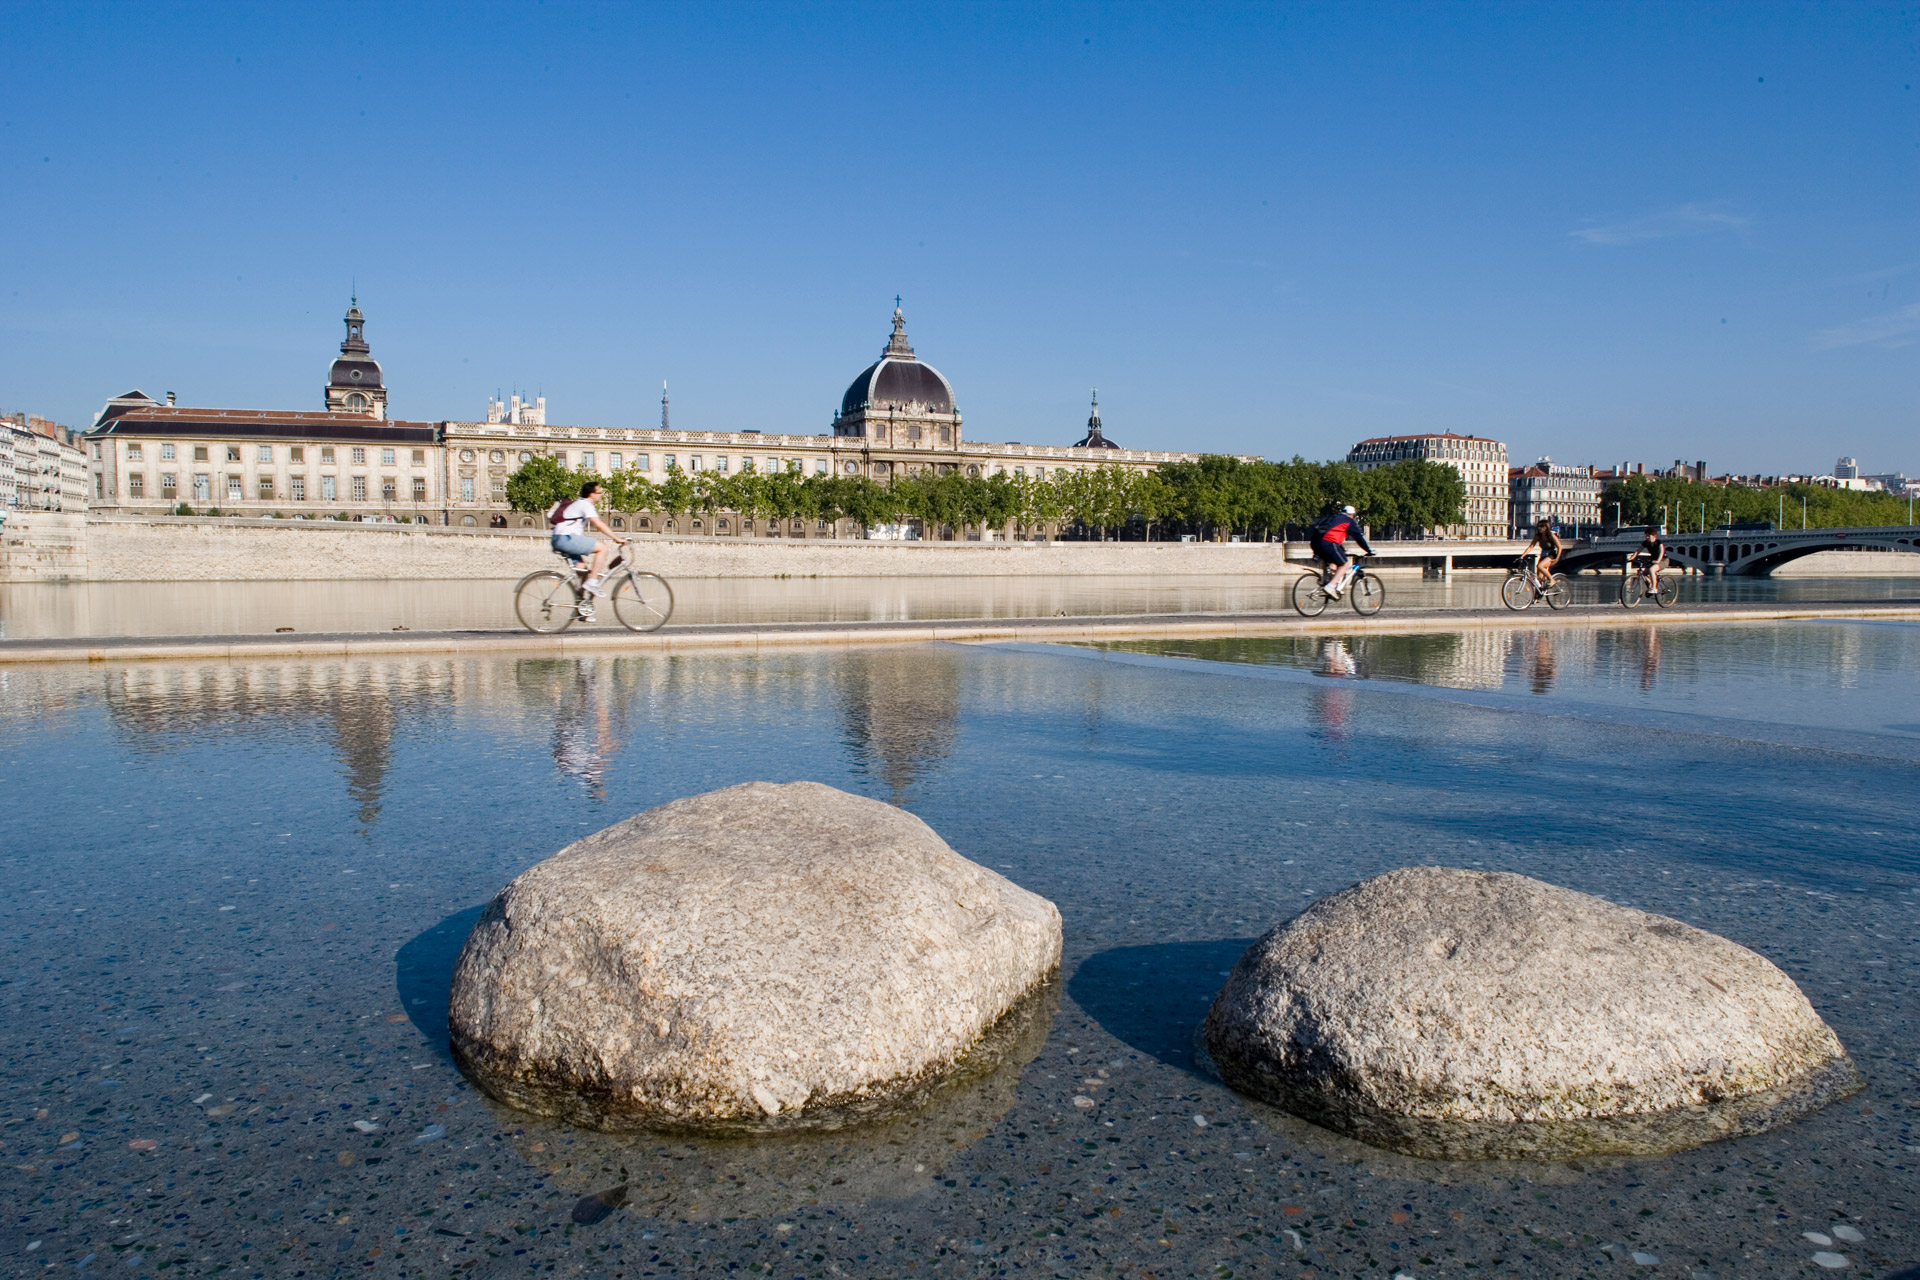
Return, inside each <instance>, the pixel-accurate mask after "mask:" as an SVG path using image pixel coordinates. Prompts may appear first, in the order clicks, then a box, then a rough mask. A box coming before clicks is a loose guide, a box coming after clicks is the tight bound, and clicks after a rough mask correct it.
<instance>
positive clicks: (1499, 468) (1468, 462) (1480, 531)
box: [1347, 431, 1508, 538]
mask: <svg viewBox="0 0 1920 1280" xmlns="http://www.w3.org/2000/svg"><path fill="white" fill-rule="evenodd" d="M1406 458H1425V459H1426V460H1427V461H1429V462H1439V463H1444V464H1446V465H1447V466H1449V467H1452V468H1453V469H1454V470H1455V471H1458V472H1459V473H1460V478H1461V479H1463V480H1465V481H1466V482H1467V505H1466V511H1465V513H1464V519H1462V520H1461V522H1460V523H1459V524H1457V525H1452V526H1449V527H1448V528H1446V529H1444V530H1440V531H1439V532H1441V533H1444V534H1445V535H1446V536H1448V537H1453V538H1504V537H1506V536H1507V503H1508V492H1507V446H1506V445H1504V444H1502V443H1501V442H1500V441H1498V440H1490V439H1488V438H1487V437H1486V436H1461V435H1455V434H1453V433H1452V432H1451V431H1443V432H1439V433H1436V434H1432V435H1419V436H1373V437H1371V438H1369V439H1366V440H1362V441H1361V442H1360V443H1359V444H1356V445H1354V446H1353V448H1352V449H1350V450H1348V451H1347V461H1348V462H1350V463H1352V464H1353V465H1354V466H1356V467H1358V468H1360V470H1362V471H1369V470H1372V469H1373V468H1374V467H1384V466H1388V465H1390V464H1391V463H1395V462H1400V461H1402V460H1403V459H1406Z"/></svg>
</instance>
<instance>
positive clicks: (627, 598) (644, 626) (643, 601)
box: [613, 572, 673, 631]
mask: <svg viewBox="0 0 1920 1280" xmlns="http://www.w3.org/2000/svg"><path fill="white" fill-rule="evenodd" d="M613 616H614V617H616V618H618V619H620V625H621V626H623V627H625V628H626V629H627V630H629V631H658V630H659V629H660V628H661V627H663V626H665V625H666V623H667V619H668V618H671V617H672V616H673V588H672V587H670V586H668V585H667V580H666V579H665V578H663V577H661V576H660V575H659V574H657V573H640V572H634V573H629V574H627V575H626V576H625V577H623V578H621V579H620V580H619V581H618V582H616V583H614V584H613Z"/></svg>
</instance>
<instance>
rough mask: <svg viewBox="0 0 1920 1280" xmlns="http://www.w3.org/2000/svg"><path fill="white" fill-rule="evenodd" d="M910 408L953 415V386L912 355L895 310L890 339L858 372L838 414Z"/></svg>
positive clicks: (904, 323) (895, 308) (842, 398)
mask: <svg viewBox="0 0 1920 1280" xmlns="http://www.w3.org/2000/svg"><path fill="white" fill-rule="evenodd" d="M909 405H913V406H915V407H917V408H919V409H920V410H921V411H923V412H926V413H952V412H953V411H954V410H953V384H952V383H950V382H948V381H947V380H946V378H944V377H943V376H941V373H940V371H939V370H938V369H936V368H934V367H933V366H932V365H930V364H928V363H926V362H925V361H923V360H921V359H920V358H919V357H918V356H916V355H914V354H913V348H912V347H910V346H908V345H907V326H906V321H905V319H904V318H902V316H901V314H900V308H899V307H898V306H896V307H894V309H893V336H892V337H891V338H889V339H888V340H887V349H886V351H885V352H883V353H882V354H881V356H880V358H879V359H878V360H876V361H875V362H874V363H872V364H870V365H868V366H867V367H866V368H865V369H862V370H861V371H860V376H859V377H857V378H855V379H854V380H853V385H852V386H850V387H848V388H847V394H846V395H844V396H841V397H840V412H841V413H842V414H843V415H844V414H850V413H858V412H859V411H860V410H862V409H884V408H887V407H888V406H896V407H899V408H902V409H904V408H906V407H907V406H909Z"/></svg>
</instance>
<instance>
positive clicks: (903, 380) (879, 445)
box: [440, 299, 1200, 537]
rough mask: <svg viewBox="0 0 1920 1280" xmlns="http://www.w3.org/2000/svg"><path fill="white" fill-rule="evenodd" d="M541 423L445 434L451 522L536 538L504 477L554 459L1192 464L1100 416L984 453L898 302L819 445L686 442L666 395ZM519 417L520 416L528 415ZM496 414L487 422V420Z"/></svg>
mask: <svg viewBox="0 0 1920 1280" xmlns="http://www.w3.org/2000/svg"><path fill="white" fill-rule="evenodd" d="M539 407H540V410H541V413H540V415H539V416H540V419H541V420H540V421H526V420H524V415H523V420H522V421H521V422H518V423H515V422H456V421H449V422H443V423H441V424H440V426H441V432H442V442H443V445H444V448H445V450H446V459H447V461H446V465H447V494H448V504H447V521H448V523H450V524H455V525H475V526H481V527H485V526H488V525H498V524H500V523H502V522H505V523H507V524H508V525H510V526H511V527H514V528H533V527H535V526H536V525H537V523H538V521H539V517H538V516H536V515H532V514H529V513H526V512H515V511H511V510H510V509H509V508H508V505H507V477H508V476H510V475H512V474H513V473H514V472H515V471H516V470H518V469H519V468H520V466H521V465H523V464H524V463H526V462H528V461H530V460H531V459H532V458H534V457H535V456H536V455H540V454H545V455H548V456H550V457H553V458H555V459H556V460H558V461H559V462H561V463H562V464H564V465H565V466H567V467H568V468H570V469H572V470H578V471H592V472H598V473H600V474H602V475H610V474H612V473H613V472H616V471H628V472H632V473H635V474H638V475H640V476H644V477H646V478H647V479H648V480H651V481H654V482H655V483H658V482H660V481H664V480H665V479H667V477H668V475H669V473H670V472H671V471H674V470H678V471H680V472H683V473H685V474H688V475H694V474H697V473H699V472H703V471H716V472H722V473H737V472H740V471H745V470H749V469H751V470H754V471H759V472H768V471H783V472H798V473H800V474H803V475H815V476H826V475H836V476H864V477H866V478H867V479H869V480H872V481H875V482H876V483H880V484H885V483H888V482H889V481H890V480H891V479H892V478H894V477H895V476H904V475H919V474H922V473H932V474H944V473H949V472H958V473H960V474H962V475H968V476H980V477H986V476H992V475H996V474H1005V475H1009V476H1032V477H1034V478H1035V479H1040V480H1046V479H1050V478H1053V477H1054V476H1056V475H1057V474H1058V473H1059V472H1061V471H1063V470H1068V471H1071V470H1079V469H1084V468H1087V467H1095V466H1102V465H1107V464H1113V463H1118V464H1120V465H1122V466H1126V467H1130V468H1133V469H1136V470H1143V471H1144V470H1151V469H1152V468H1154V467H1157V466H1159V465H1161V464H1163V463H1167V462H1173V461H1177V460H1191V459H1195V458H1198V457H1199V456H1200V455H1199V454H1194V453H1177V452H1168V451H1163V450H1145V449H1125V448H1121V447H1120V446H1118V445H1116V444H1114V443H1113V442H1112V441H1110V440H1106V439H1104V438H1101V437H1100V434H1099V432H1098V430H1097V427H1098V425H1099V424H1098V417H1099V414H1098V409H1097V407H1096V409H1095V414H1094V421H1093V422H1092V423H1091V424H1090V427H1092V428H1095V429H1093V430H1090V432H1089V436H1090V438H1095V439H1096V443H1095V444H1093V445H1088V444H1086V443H1085V442H1084V441H1083V442H1082V443H1081V444H1079V445H1029V444H1019V443H1001V444H989V443H981V442H976V441H969V440H966V439H965V438H964V436H963V434H962V430H963V420H962V418H961V414H960V410H959V406H958V403H957V401H956V398H955V396H954V392H953V385H952V384H951V383H950V382H948V381H947V379H946V377H945V375H943V374H942V373H940V371H939V370H937V369H935V368H934V367H933V366H932V365H930V364H928V363H926V362H925V361H923V360H921V359H920V358H919V356H918V355H917V354H916V353H915V352H914V349H913V346H912V344H911V343H909V342H908V340H907V332H906V320H905V317H904V316H903V315H902V313H901V310H900V307H899V305H898V300H897V299H896V304H895V307H894V312H893V332H892V334H891V335H890V336H889V337H888V339H887V342H886V345H885V347H884V348H883V349H882V351H881V353H880V358H879V359H878V360H876V361H875V362H874V363H872V364H870V365H868V366H867V367H866V368H865V369H862V370H861V371H860V372H859V373H858V374H857V375H855V377H854V379H853V381H852V382H851V383H850V384H849V385H848V387H847V390H846V393H845V394H844V395H842V396H841V398H840V408H839V410H838V412H836V413H835V414H834V415H833V420H832V427H831V430H830V432H829V433H828V434H825V435H804V434H799V433H792V432H767V431H757V430H741V431H689V430H678V429H675V428H673V427H672V426H670V425H668V424H669V423H670V422H671V419H670V418H669V417H668V413H667V405H666V397H665V395H664V394H662V396H661V423H662V425H661V426H659V427H587V426H563V425H558V424H553V425H550V424H548V423H547V422H546V421H545V420H544V419H545V416H546V415H545V412H544V410H545V403H544V401H541V402H539ZM523 408H524V406H523ZM493 416H496V415H493V414H490V415H489V417H493ZM629 518H630V519H631V523H632V530H631V531H633V532H641V533H677V534H698V535H701V536H707V537H858V536H860V533H861V532H862V530H861V529H860V528H859V527H858V526H857V525H856V524H855V523H854V522H852V521H841V522H839V523H838V524H837V525H836V524H832V523H829V522H825V521H819V520H815V521H811V522H809V521H805V520H800V519H797V518H789V519H785V520H766V519H761V520H759V521H755V520H754V519H752V518H750V517H746V516H742V515H741V514H740V513H738V512H732V511H717V512H711V513H704V514H703V513H695V514H693V515H690V516H677V517H669V516H663V515H661V514H660V513H657V512H639V513H633V514H632V515H631V516H630V517H629V516H627V515H616V516H613V517H612V518H611V519H612V521H613V522H614V524H615V527H616V528H621V529H626V528H627V523H628V520H629ZM1016 532H1017V533H1024V534H1025V535H1026V536H1050V535H1051V534H1052V533H1053V532H1054V530H1053V529H1052V528H1051V527H1049V528H1045V529H1033V530H1016Z"/></svg>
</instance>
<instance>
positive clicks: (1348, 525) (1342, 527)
mask: <svg viewBox="0 0 1920 1280" xmlns="http://www.w3.org/2000/svg"><path fill="white" fill-rule="evenodd" d="M1309 532H1310V536H1311V538H1312V543H1311V545H1312V547H1313V558H1314V559H1315V560H1318V561H1320V562H1321V563H1322V564H1324V565H1326V566H1327V567H1328V568H1330V569H1332V570H1333V576H1332V577H1331V578H1329V579H1327V594H1328V595H1330V596H1332V597H1333V598H1334V599H1336V600H1337V599H1339V598H1340V592H1341V591H1342V590H1343V589H1345V587H1346V585H1347V579H1348V578H1351V577H1352V576H1353V565H1352V563H1351V562H1350V561H1349V560H1348V559H1347V547H1346V542H1347V539H1348V538H1352V539H1353V540H1354V541H1355V542H1357V543H1359V544H1360V549H1361V550H1363V551H1365V552H1366V553H1367V554H1368V555H1372V554H1373V544H1371V543H1369V542H1368V541H1367V535H1366V534H1364V533H1362V532H1360V521H1359V519H1358V518H1357V515H1356V513H1355V511H1354V509H1353V508H1352V507H1351V506H1343V507H1341V508H1340V509H1338V510H1337V511H1333V512H1331V513H1329V514H1327V515H1324V516H1321V517H1320V519H1319V520H1318V521H1317V522H1315V524H1314V526H1313V528H1312V530H1310V531H1309Z"/></svg>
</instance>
